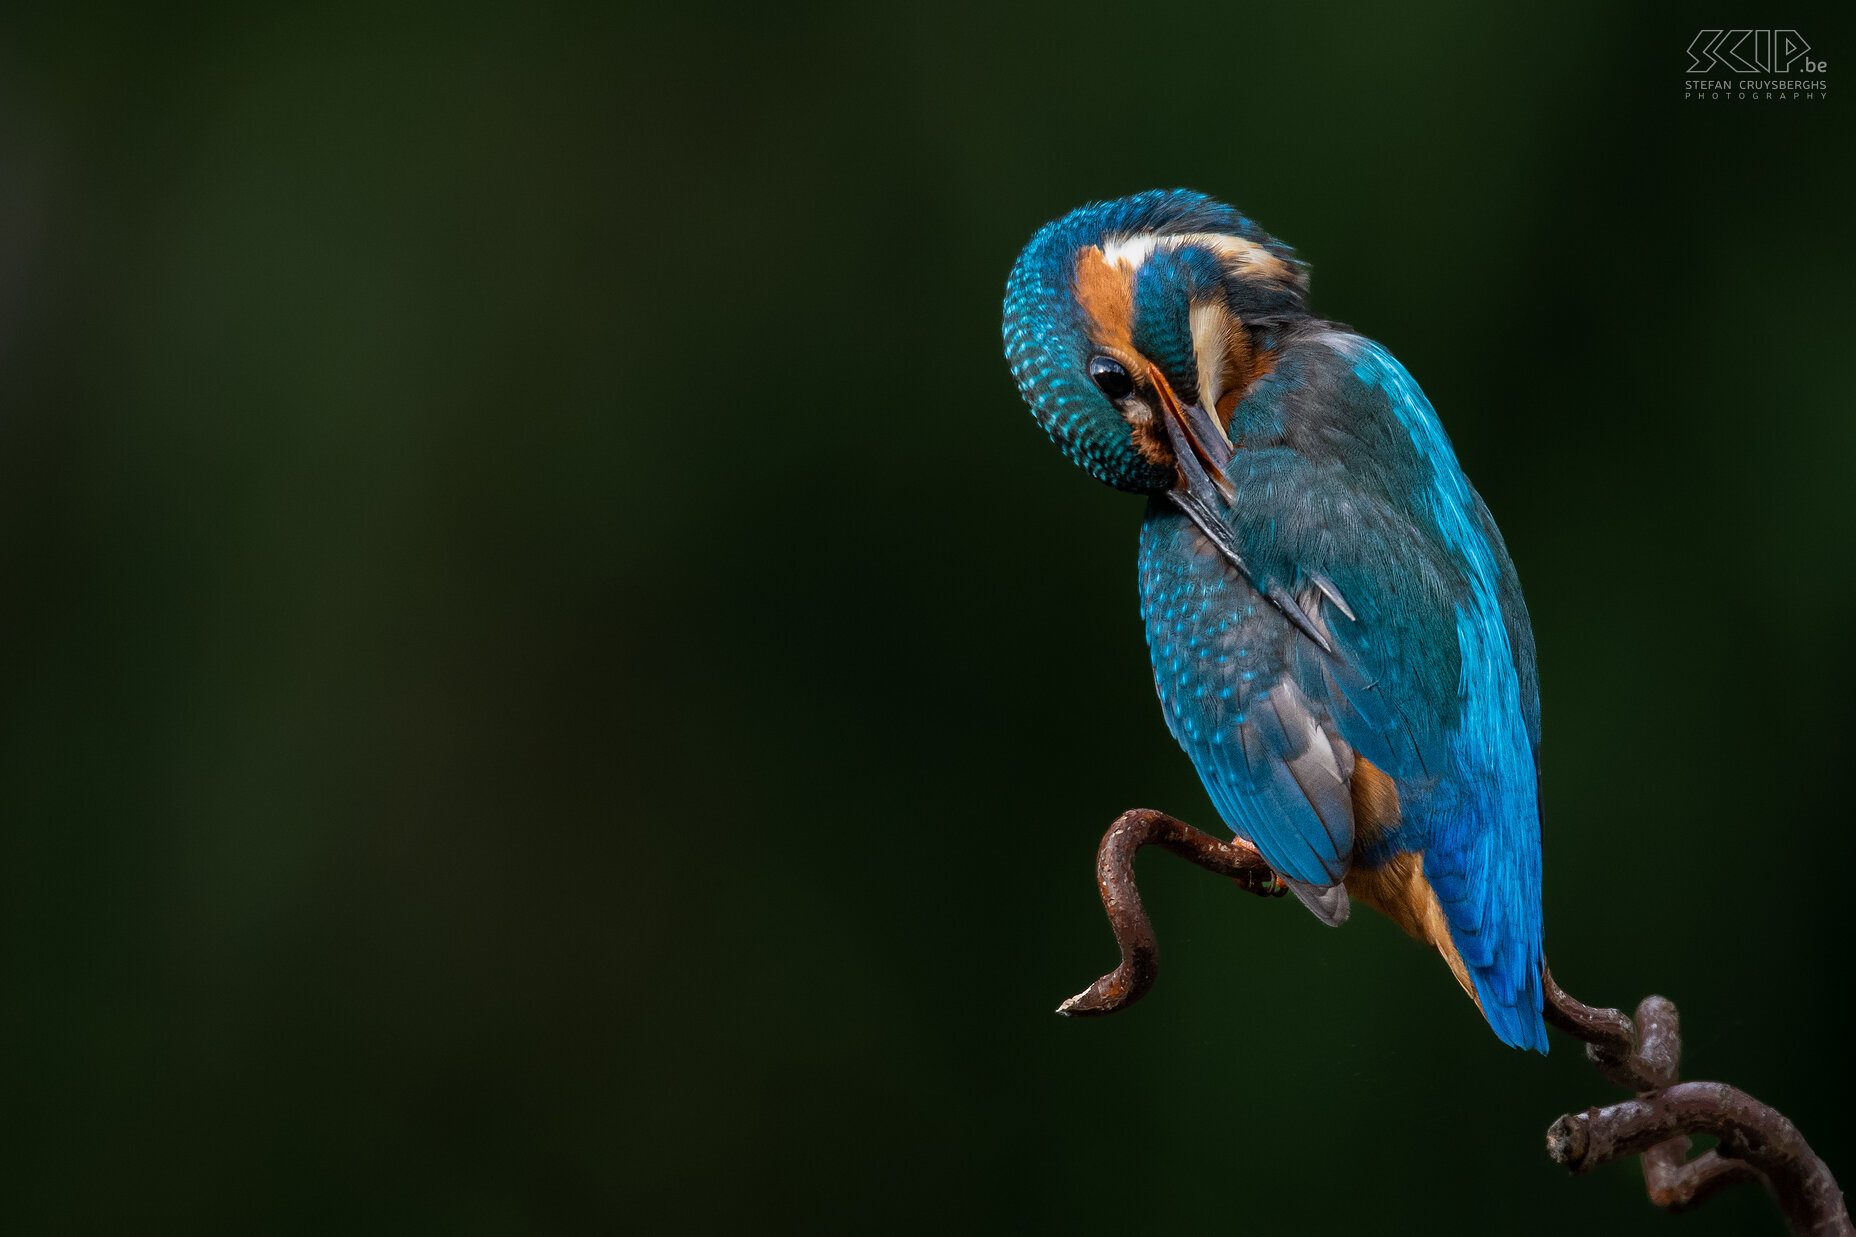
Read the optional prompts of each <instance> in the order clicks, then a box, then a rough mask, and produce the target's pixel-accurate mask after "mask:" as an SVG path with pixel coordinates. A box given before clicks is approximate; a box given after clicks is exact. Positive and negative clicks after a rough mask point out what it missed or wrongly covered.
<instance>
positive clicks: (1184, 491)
mask: <svg viewBox="0 0 1856 1237" xmlns="http://www.w3.org/2000/svg"><path fill="white" fill-rule="evenodd" d="M1150 372H1151V374H1152V378H1153V384H1154V389H1155V390H1156V391H1158V392H1159V393H1160V408H1161V414H1160V415H1161V416H1162V417H1164V418H1165V419H1166V436H1167V440H1168V441H1169V442H1171V443H1172V444H1173V458H1174V460H1175V461H1176V462H1177V464H1178V466H1179V484H1177V485H1175V486H1174V487H1173V488H1172V489H1170V490H1168V491H1167V492H1166V496H1167V497H1168V498H1170V499H1172V500H1173V503H1174V505H1175V506H1177V507H1178V508H1179V509H1180V510H1181V511H1184V512H1185V513H1186V515H1187V517H1188V518H1189V519H1191V521H1192V522H1193V523H1194V524H1196V525H1198V526H1199V531H1200V532H1202V533H1204V534H1205V536H1206V538H1207V539H1208V540H1209V541H1210V542H1211V543H1212V545H1214V546H1216V547H1217V549H1218V553H1220V554H1222V555H1223V556H1224V558H1225V561H1226V562H1228V563H1230V564H1231V565H1232V566H1233V567H1235V568H1237V569H1238V570H1239V571H1240V572H1242V573H1243V574H1244V576H1245V578H1247V579H1248V578H1250V568H1249V567H1248V566H1246V565H1245V563H1244V555H1243V552H1242V551H1241V550H1239V549H1238V548H1237V539H1236V538H1235V537H1233V536H1232V534H1231V525H1230V522H1229V519H1228V515H1229V507H1228V506H1227V504H1229V503H1232V502H1235V501H1236V500H1237V490H1236V488H1235V487H1234V486H1233V485H1232V484H1231V478H1230V477H1228V476H1226V475H1225V469H1226V467H1228V466H1229V465H1230V463H1231V457H1232V455H1234V454H1236V448H1235V447H1233V446H1232V444H1231V438H1230V435H1228V434H1226V433H1225V432H1224V427H1223V426H1222V425H1220V424H1218V418H1217V417H1214V416H1212V415H1211V414H1210V413H1208V412H1206V411H1205V408H1204V406H1203V405H1201V404H1190V405H1182V404H1181V403H1180V402H1179V397H1178V396H1177V395H1175V394H1173V388H1172V387H1171V386H1169V385H1167V380H1166V376H1165V375H1164V374H1162V373H1161V372H1160V371H1159V370H1158V369H1154V370H1151V371H1150ZM1252 583H1253V584H1255V581H1254V580H1252ZM1258 587H1260V588H1262V589H1263V592H1264V595H1265V596H1266V597H1268V598H1269V599H1270V600H1271V601H1272V602H1274V603H1275V605H1276V608H1277V609H1279V610H1281V611H1282V612H1283V614H1284V616H1285V617H1287V618H1288V620H1289V621H1290V622H1291V623H1293V624H1295V626H1296V627H1297V628H1299V629H1300V630H1301V632H1302V634H1304V635H1306V636H1307V637H1308V638H1309V639H1310V640H1313V641H1314V642H1315V647H1317V648H1319V649H1320V650H1321V651H1322V652H1324V653H1330V654H1331V653H1333V651H1334V646H1333V644H1332V643H1330V642H1329V640H1328V638H1327V635H1326V633H1324V632H1323V631H1322V630H1321V628H1320V627H1319V626H1318V625H1316V623H1315V621H1314V620H1313V619H1311V618H1309V617H1308V612H1307V611H1305V610H1303V609H1302V606H1301V603H1300V602H1298V601H1297V600H1296V599H1295V595H1294V593H1293V592H1291V591H1290V590H1289V589H1287V588H1285V587H1284V586H1283V584H1282V583H1281V582H1279V581H1278V582H1267V581H1266V582H1265V583H1264V584H1262V585H1259V586H1258ZM1348 617H1349V618H1351V617H1353V616H1352V615H1351V614H1349V615H1348Z"/></svg>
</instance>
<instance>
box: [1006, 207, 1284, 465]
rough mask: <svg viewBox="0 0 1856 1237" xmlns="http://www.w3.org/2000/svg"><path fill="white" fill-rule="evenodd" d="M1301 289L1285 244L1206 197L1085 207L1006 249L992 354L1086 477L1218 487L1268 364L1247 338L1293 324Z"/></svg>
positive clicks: (1256, 343)
mask: <svg viewBox="0 0 1856 1237" xmlns="http://www.w3.org/2000/svg"><path fill="white" fill-rule="evenodd" d="M1307 286H1308V275H1307V270H1306V268H1305V267H1304V265H1303V264H1302V263H1301V262H1300V261H1298V260H1297V259H1296V257H1295V254H1294V251H1293V250H1291V249H1290V248H1289V247H1288V246H1287V245H1284V244H1283V243H1281V242H1280V241H1278V240H1276V239H1274V238H1273V237H1271V236H1269V235H1268V234H1267V233H1265V232H1264V231H1263V229H1261V228H1259V227H1258V226H1257V225H1256V224H1254V223H1252V222H1251V221H1250V220H1248V219H1246V218H1245V217H1244V216H1243V215H1241V214H1239V213H1238V212H1237V211H1235V210H1232V209H1231V208H1230V207H1228V206H1226V205H1224V204H1223V203H1220V202H1215V201H1213V200H1212V199H1210V198H1208V197H1206V196H1205V195H1204V194H1200V193H1192V192H1189V191H1187V190H1184V189H1176V190H1171V191H1161V190H1155V191H1152V192H1148V193H1139V194H1135V195H1134V196H1133V197H1128V198H1122V199H1120V200H1119V201H1115V202H1098V203H1094V204H1092V205H1089V206H1085V207H1082V208H1081V209H1079V210H1075V211H1072V212H1070V213H1069V214H1068V215H1065V216H1064V217H1063V218H1061V219H1059V220H1057V221H1056V222H1054V223H1050V224H1046V225H1045V226H1044V227H1043V228H1042V229H1040V230H1039V232H1038V234H1037V235H1036V236H1034V237H1032V238H1031V243H1030V244H1028V245H1026V246H1025V250H1024V252H1023V253H1022V254H1020V255H1019V257H1018V262H1017V264H1016V265H1015V266H1013V268H1012V275H1011V278H1010V280H1009V281H1007V283H1006V292H1005V353H1006V359H1007V360H1008V361H1010V362H1011V365H1012V376H1013V377H1014V378H1016V379H1017V380H1018V390H1019V393H1020V394H1022V395H1023V396H1024V397H1025V402H1026V403H1027V404H1029V405H1031V412H1032V415H1033V416H1035V417H1036V418H1037V420H1038V424H1040V425H1042V426H1043V427H1044V429H1045V431H1046V432H1048V433H1049V434H1050V436H1051V439H1052V440H1053V441H1054V442H1056V444H1057V445H1058V446H1059V447H1061V448H1062V449H1063V453H1064V454H1065V455H1067V456H1068V457H1069V458H1070V459H1071V460H1073V461H1074V462H1076V463H1078V464H1081V465H1082V466H1083V467H1084V468H1086V469H1088V470H1089V472H1090V474H1091V475H1093V476H1094V477H1096V478H1097V479H1098V480H1101V481H1106V482H1107V483H1108V484H1110V485H1112V486H1114V487H1115V488H1116V489H1120V490H1132V491H1135V492H1137V493H1158V492H1162V491H1169V490H1171V491H1174V492H1176V493H1177V492H1183V491H1188V490H1196V491H1197V492H1198V493H1201V494H1203V493H1206V491H1207V488H1208V487H1209V486H1216V487H1218V488H1224V487H1225V486H1226V484H1227V483H1226V482H1225V480H1224V476H1223V467H1224V464H1225V463H1226V462H1227V461H1228V460H1229V458H1230V453H1231V445H1230V441H1229V438H1228V437H1227V434H1226V431H1227V430H1228V428H1229V426H1230V423H1231V412H1232V409H1233V408H1235V407H1236V404H1237V401H1238V400H1239V399H1240V398H1241V397H1242V395H1243V393H1244V391H1245V389H1246V388H1247V387H1249V385H1250V384H1251V383H1252V382H1253V381H1255V380H1256V379H1257V378H1258V377H1259V376H1261V375H1262V374H1263V373H1265V372H1267V370H1268V366H1269V358H1268V356H1267V352H1266V350H1265V349H1264V347H1263V346H1262V344H1261V340H1260V338H1259V337H1260V336H1262V335H1264V334H1266V333H1267V332H1268V331H1269V330H1270V329H1272V328H1275V327H1279V326H1280V325H1282V324H1283V323H1285V322H1287V321H1289V320H1291V319H1294V318H1297V317H1303V316H1306V314H1307V310H1306V308H1305V306H1304V302H1303V294H1304V292H1305V291H1306V289H1307ZM1195 482H1196V484H1195Z"/></svg>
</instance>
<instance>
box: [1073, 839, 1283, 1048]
mask: <svg viewBox="0 0 1856 1237" xmlns="http://www.w3.org/2000/svg"><path fill="white" fill-rule="evenodd" d="M1143 846H1158V847H1161V848H1162V849H1164V850H1167V851H1171V852H1172V853H1173V854H1175V855H1178V856H1179V857H1180V858H1181V859H1185V860H1187V861H1189V862H1191V863H1196V864H1198V865H1199V866H1200V867H1202V868H1204V869H1205V870H1206V871H1208V872H1216V873H1218V875H1220V876H1229V877H1231V878H1232V879H1234V880H1235V881H1237V883H1238V885H1239V886H1241V887H1242V888H1244V889H1246V890H1248V891H1249V892H1251V893H1255V894H1257V895H1259V896H1261V897H1266V898H1269V897H1274V898H1280V897H1281V896H1282V895H1283V894H1285V893H1287V892H1288V891H1289V886H1287V885H1285V884H1283V883H1282V881H1281V879H1280V878H1278V877H1277V875H1276V873H1275V871H1274V870H1273V869H1272V868H1271V867H1270V865H1269V864H1267V863H1265V862H1264V861H1263V856H1262V855H1260V854H1258V853H1257V850H1256V848H1255V847H1253V846H1251V845H1250V844H1249V843H1248V842H1240V841H1238V840H1236V839H1233V840H1231V841H1229V842H1220V841H1219V840H1218V839H1217V838H1215V837H1213V836H1212V835H1211V834H1209V833H1201V832H1200V831H1199V830H1197V829H1194V828H1193V827H1192V826H1191V825H1189V824H1187V823H1186V822H1185V821H1183V820H1175V819H1174V818H1173V817H1171V816H1168V815H1167V814H1166V813H1165V812H1156V811H1154V810H1153V809H1152V808H1144V807H1137V808H1134V809H1133V810H1131V811H1127V812H1123V813H1122V814H1121V815H1120V816H1119V817H1118V818H1117V819H1116V821H1115V823H1114V824H1112V825H1110V826H1109V827H1108V832H1107V833H1105V834H1103V835H1102V845H1101V847H1100V848H1099V849H1098V850H1097V851H1096V887H1097V888H1099V889H1100V890H1101V891H1102V909H1103V910H1105V911H1107V912H1108V923H1109V927H1110V928H1112V929H1114V931H1115V944H1117V945H1119V946H1120V947H1121V965H1120V966H1117V967H1116V968H1115V969H1114V970H1112V971H1110V972H1109V973H1108V974H1106V975H1104V976H1103V977H1102V978H1100V979H1098V980H1096V982H1095V983H1093V984H1090V985H1089V986H1088V987H1087V988H1085V989H1083V990H1082V991H1081V992H1079V993H1077V994H1076V995H1075V996H1073V997H1071V998H1070V999H1069V1000H1067V1001H1065V1002H1064V1003H1063V1004H1061V1005H1059V1006H1058V1007H1057V1012H1058V1013H1060V1014H1062V1015H1064V1016H1065V1017H1069V1018H1087V1017H1094V1016H1097V1015H1101V1014H1112V1013H1115V1012H1116V1011H1117V1010H1122V1009H1126V1008H1127V1007H1128V1006H1130V1005H1132V1004H1134V1003H1135V1002H1136V1001H1138V1000H1140V999H1141V998H1142V997H1144V996H1146V995H1147V991H1148V989H1150V988H1152V987H1153V986H1154V980H1155V978H1157V977H1158V976H1159V974H1160V943H1159V942H1158V941H1156V940H1155V939H1154V929H1153V925H1152V924H1151V923H1149V922H1148V919H1147V910H1146V908H1144V907H1143V906H1142V905H1141V893H1140V890H1138V889H1136V888H1135V887H1134V855H1135V852H1136V851H1138V850H1140V849H1141V847H1143Z"/></svg>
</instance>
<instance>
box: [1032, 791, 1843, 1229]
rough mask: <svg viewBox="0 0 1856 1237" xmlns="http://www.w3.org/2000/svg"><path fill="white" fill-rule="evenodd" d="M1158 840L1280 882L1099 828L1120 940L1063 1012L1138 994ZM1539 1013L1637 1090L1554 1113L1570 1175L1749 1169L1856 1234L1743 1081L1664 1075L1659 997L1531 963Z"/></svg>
mask: <svg viewBox="0 0 1856 1237" xmlns="http://www.w3.org/2000/svg"><path fill="white" fill-rule="evenodd" d="M1149 845H1152V846H1159V847H1161V848H1162V849H1164V850H1167V851H1170V852H1172V853H1173V854H1175V855H1178V856H1179V857H1180V858H1182V859H1186V860H1189V861H1190V862H1192V863H1195V864H1197V865H1198V866H1199V867H1202V868H1205V869H1207V870H1208V871H1212V872H1216V873H1218V874H1219V875H1221V876H1228V877H1231V878H1232V879H1233V880H1235V881H1236V882H1237V884H1238V886H1239V887H1240V888H1243V889H1245V890H1247V891H1249V892H1251V893H1255V894H1258V895H1261V896H1263V897H1281V896H1282V895H1283V894H1284V893H1285V892H1287V890H1288V886H1287V885H1285V884H1284V883H1283V882H1282V880H1281V878H1280V877H1278V876H1277V875H1276V873H1275V872H1274V871H1273V870H1272V869H1271V868H1270V866H1269V864H1268V863H1266V862H1265V861H1264V859H1263V856H1262V855H1260V854H1259V853H1258V852H1257V851H1256V849H1255V848H1254V847H1252V846H1250V845H1249V844H1248V843H1245V842H1242V841H1237V840H1233V841H1230V842H1221V841H1219V840H1218V839H1217V838H1214V837H1212V836H1211V835H1210V834H1208V833H1202V832H1200V831H1199V830H1197V829H1194V828H1193V827H1192V826H1191V825H1188V824H1186V823H1185V822H1184V821H1180V820H1176V819H1174V818H1173V817H1171V816H1168V815H1166V814H1165V813H1164V812H1156V811H1153V810H1151V809H1148V808H1136V809H1134V810H1133V811H1130V812H1124V813H1122V815H1121V816H1120V817H1119V818H1118V819H1117V820H1116V821H1115V823H1114V824H1113V825H1111V826H1109V830H1108V832H1107V833H1106V834H1104V835H1103V837H1102V845H1101V848H1100V849H1099V850H1098V851H1097V852H1096V884H1097V886H1098V887H1099V888H1100V889H1101V892H1102V906H1103V909H1104V910H1106V911H1107V912H1108V921H1109V926H1110V928H1112V929H1113V930H1114V933H1115V943H1116V945H1118V946H1119V947H1120V949H1121V962H1120V964H1119V965H1118V966H1116V968H1115V969H1114V970H1113V971H1110V972H1109V973H1108V974H1107V975H1104V976H1103V977H1102V978H1100V979H1098V980H1096V982H1095V983H1093V984H1091V985H1090V986H1089V987H1088V988H1086V989H1084V990H1083V991H1082V992H1079V993H1077V994H1076V995H1075V996H1073V997H1071V998H1070V999H1069V1000H1067V1001H1065V1002H1064V1003H1063V1004H1061V1005H1059V1006H1058V1007H1057V1012H1058V1013H1060V1014H1064V1015H1068V1016H1092V1015H1101V1014H1112V1013H1115V1012H1116V1011H1118V1010H1122V1009H1126V1008H1127V1007H1128V1006H1130V1005H1132V1004H1134V1002H1136V1001H1138V1000H1140V999H1141V998H1142V997H1143V996H1146V995H1147V993H1148V990H1149V989H1151V988H1152V987H1153V985H1154V980H1155V979H1156V978H1157V977H1158V975H1159V973H1160V946H1159V942H1158V941H1156V940H1155V939H1154V931H1153V925H1152V923H1150V922H1149V920H1148V918H1147V911H1146V908H1144V907H1143V906H1142V905H1141V895H1140V891H1139V890H1137V889H1136V888H1135V884H1134V856H1135V854H1136V853H1137V852H1138V851H1139V850H1140V849H1141V847H1143V846H1149ZM1542 978H1543V979H1544V981H1545V984H1544V987H1545V993H1546V1002H1545V1005H1544V1007H1543V1009H1542V1011H1541V1012H1542V1015H1543V1016H1544V1017H1545V1018H1546V1020H1547V1022H1548V1023H1550V1024H1551V1025H1552V1026H1554V1027H1557V1028H1558V1029H1559V1030H1561V1031H1564V1032H1566V1033H1567V1034H1568V1035H1571V1036H1573V1037H1574V1038H1575V1039H1579V1040H1582V1041H1583V1042H1584V1043H1585V1051H1586V1056H1587V1057H1589V1058H1590V1059H1591V1061H1592V1063H1593V1065H1595V1066H1597V1068H1598V1072H1599V1073H1600V1074H1602V1075H1603V1076H1604V1077H1605V1078H1606V1079H1608V1080H1609V1081H1611V1082H1613V1083H1616V1084H1617V1085H1618V1086H1621V1087H1623V1088H1625V1089H1626V1090H1630V1091H1635V1092H1636V1093H1637V1098H1636V1099H1633V1100H1627V1101H1625V1102H1624V1103H1621V1104H1613V1105H1612V1106H1611V1107H1609V1108H1588V1109H1587V1110H1586V1111H1584V1112H1582V1113H1574V1114H1569V1115H1567V1116H1563V1117H1561V1118H1560V1119H1559V1120H1558V1121H1555V1122H1554V1123H1553V1125H1552V1128H1550V1129H1549V1130H1548V1131H1547V1153H1548V1154H1549V1155H1551V1156H1552V1157H1553V1158H1554V1159H1555V1160H1556V1161H1558V1162H1559V1163H1561V1164H1564V1165H1565V1166H1566V1167H1567V1168H1569V1169H1571V1170H1572V1171H1573V1172H1574V1173H1575V1174H1579V1173H1587V1172H1590V1171H1591V1170H1592V1169H1594V1168H1597V1167H1599V1166H1600V1165H1602V1164H1609V1163H1611V1162H1612V1161H1614V1160H1621V1159H1626V1158H1628V1157H1630V1156H1638V1157H1640V1158H1641V1163H1642V1165H1643V1179H1644V1186H1645V1188H1646V1189H1647V1190H1648V1191H1649V1195H1650V1201H1651V1202H1652V1203H1654V1204H1656V1205H1657V1206H1658V1207H1665V1208H1667V1209H1669V1210H1670V1211H1686V1210H1688V1209H1689V1208H1691V1207H1695V1206H1698V1205H1699V1204H1701V1203H1703V1202H1706V1201H1707V1200H1708V1199H1710V1198H1712V1197H1713V1196H1714V1195H1715V1194H1716V1193H1718V1192H1719V1191H1720V1190H1722V1189H1724V1188H1725V1187H1727V1186H1730V1185H1733V1184H1735V1183H1737V1182H1741V1181H1752V1180H1762V1181H1764V1182H1765V1183H1766V1185H1767V1187H1768V1188H1769V1189H1770V1190H1771V1191H1772V1194H1773V1196H1774V1197H1775V1198H1776V1199H1777V1200H1778V1204H1779V1208H1780V1210H1781V1211H1783V1212H1784V1213H1785V1218H1786V1221H1787V1222H1788V1223H1789V1225H1790V1227H1791V1230H1792V1232H1793V1233H1794V1234H1799V1235H1801V1237H1856V1227H1852V1226H1851V1224H1850V1217H1849V1212H1848V1211H1847V1210H1845V1208H1844V1204H1843V1192H1842V1191H1841V1190H1839V1189H1838V1188H1837V1182H1836V1178H1835V1177H1833V1176H1832V1175H1831V1172H1830V1169H1829V1168H1828V1167H1827V1166H1826V1165H1825V1164H1824V1162H1823V1161H1822V1160H1820V1159H1818V1158H1817V1156H1816V1155H1815V1154H1813V1153H1812V1151H1811V1148H1810V1146H1809V1145H1808V1144H1807V1143H1806V1142H1805V1140H1804V1136H1803V1135H1802V1134H1800V1133H1799V1132H1798V1129H1797V1127H1796V1126H1794V1125H1793V1124H1792V1123H1791V1122H1790V1121H1788V1120H1786V1119H1785V1117H1784V1116H1782V1115H1781V1114H1779V1113H1778V1112H1776V1111H1774V1110H1773V1109H1771V1108H1768V1107H1767V1106H1766V1105H1764V1104H1762V1103H1760V1102H1759V1101H1758V1100H1756V1099H1754V1098H1753V1097H1752V1096H1750V1095H1748V1094H1746V1093H1745V1092H1744V1091H1739V1090H1736V1089H1735V1088H1733V1087H1730V1086H1727V1085H1726V1084H1725V1083H1718V1082H1678V1081H1677V1071H1678V1068H1679V1066H1680V1065H1681V1060H1682V1039H1681V1034H1680V1018H1679V1017H1678V1015H1677V1013H1676V1007H1675V1004H1674V1003H1673V1002H1671V1001H1670V1000H1669V999H1668V998H1666V997H1660V996H1649V997H1645V998H1644V999H1643V1002H1642V1003H1641V1004H1640V1005H1638V1006H1637V1018H1636V1021H1635V1022H1633V1021H1632V1020H1631V1019H1629V1018H1627V1017H1625V1016H1624V1014H1623V1013H1622V1012H1620V1011H1618V1010H1615V1009H1595V1008H1593V1007H1592V1006H1589V1005H1583V1004H1581V1003H1580V1002H1578V1001H1576V1000H1574V999H1573V998H1572V997H1570V996H1568V995H1566V993H1565V991H1564V990H1563V989H1561V988H1560V986H1559V984H1557V983H1556V982H1554V979H1553V975H1552V972H1550V971H1544V972H1543V975H1542ZM1693 1134H1711V1135H1713V1136H1715V1137H1717V1138H1719V1139H1720V1146H1719V1148H1718V1149H1716V1150H1713V1151H1705V1152H1703V1153H1702V1154H1700V1155H1698V1156H1696V1157H1695V1158H1693V1159H1690V1158H1688V1153H1689V1149H1690V1147H1691V1146H1692V1145H1693V1144H1692V1143H1691V1142H1690V1138H1689V1136H1690V1135H1693Z"/></svg>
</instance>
